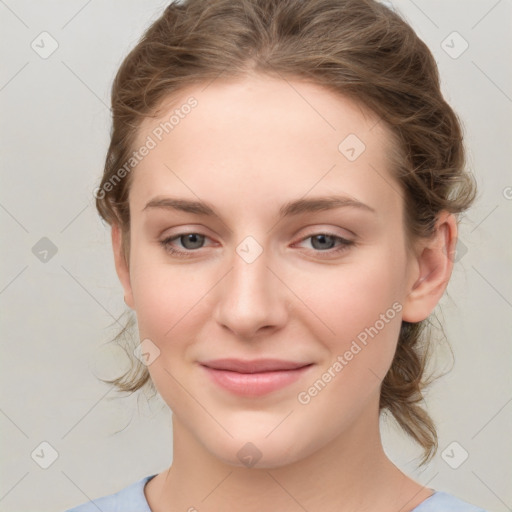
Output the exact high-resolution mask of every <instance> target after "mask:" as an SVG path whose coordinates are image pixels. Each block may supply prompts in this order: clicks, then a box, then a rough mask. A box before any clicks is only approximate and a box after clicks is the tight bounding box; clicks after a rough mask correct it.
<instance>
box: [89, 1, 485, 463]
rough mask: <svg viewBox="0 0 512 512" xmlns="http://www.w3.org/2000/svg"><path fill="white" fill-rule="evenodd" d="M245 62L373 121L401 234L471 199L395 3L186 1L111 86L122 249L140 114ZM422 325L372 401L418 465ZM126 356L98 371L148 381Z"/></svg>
mask: <svg viewBox="0 0 512 512" xmlns="http://www.w3.org/2000/svg"><path fill="white" fill-rule="evenodd" d="M253 71H254V72H257V73H262V74H267V75H271V76H274V77H280V78H300V79H304V80H308V81H310V82H313V83H316V84H319V85H322V86H325V87H326V88H327V89H329V90H330V91H336V92H337V93H339V94H343V95H344V96H346V97H349V98H351V99H353V100H354V101H355V102H357V104H359V105H360V106H361V107H364V108H367V109H370V111H372V112H373V113H374V114H376V115H377V116H378V118H379V119H380V120H382V122H383V123H384V124H385V126H386V127H387V128H388V131H389V132H390V136H391V138H392V139H393V141H394V146H395V151H396V154H397V155H398V156H397V158H395V169H394V172H395V173H396V176H397V179H398V182H399V183H400V184H401V188H402V196H403V199H404V202H405V212H406V229H407V231H408V234H409V237H408V240H411V239H415V238H417V237H427V236H429V235H431V234H432V231H433V229H434V227H435V222H436V219H437V218H438V216H439V213H440V212H441V211H442V210H445V211H448V212H450V213H455V214H456V213H459V212H462V211H464V210H465V209H466V208H468V207H469V206H470V204H471V202H472V201H473V199H474V196H475V185H474V180H473V178H472V176H471V175H470V174H469V173H467V172H465V170H464V166H465V152H464V146H463V135H462V129H461V124H460V121H459V119H458V117H457V115H456V114H455V113H454V111H453V110H452V108H451V107H450V106H449V105H448V104H447V103H446V101H445V100H444V98H443V96H442V93H441V90H440V80H439V74H438V70H437V66H436V63H435V60H434V58H433V56H432V54H431V53H430V51H429V49H428V48H427V46H426V45H425V44H424V43H423V42H422V41H421V40H420V39H419V37H418V36H417V35H416V34H415V32H414V30H413V29H412V28H411V27H410V26H409V25H408V24H407V23H406V22H405V21H404V20H403V19H402V18H401V17H400V16H399V15H398V14H397V13H395V12H393V11H392V10H390V9H388V8H387V7H385V6H384V5H382V4H380V3H378V2H376V1H373V0H237V1H233V0H185V1H183V2H179V3H178V2H174V3H172V4H171V5H169V6H168V7H167V8H166V9H165V11H164V13H163V14H162V16H161V17H160V18H159V19H157V20H156V21H155V22H154V23H153V24H152V25H151V26H150V27H149V28H148V29H147V31H146V33H145V34H144V35H143V37H142V38H141V40H140V41H139V43H138V44H137V45H136V47H135V48H134V49H133V50H132V51H131V52H130V53H129V55H128V56H127V57H126V58H125V60H124V61H123V63H122V65H121V67H120V69H119V71H118V73H117V75H116V77H115V80H114V83H113V87H112V113H113V128H112V132H111V142H110V147H109V148H108V153H107V157H106V163H105V169H104V175H103V179H102V181H101V184H100V187H99V188H98V189H97V191H96V194H95V195H96V206H97V209H98V211H99V213H100V215H101V216H102V217H103V219H104V220H105V221H106V222H107V223H109V224H113V223H117V224H119V225H120V227H121V229H122V232H123V244H124V245H123V247H124V251H125V256H126V258H127V260H128V258H129V230H130V216H129V208H128V196H129V190H130V182H131V180H130V177H131V175H132V173H130V172H126V162H127V161H129V160H130V158H131V157H132V153H133V150H134V147H133V145H134V140H135V137H136V135H137V129H138V127H139V126H140V124H141V122H142V121H143V120H144V118H146V117H149V116H153V115H155V112H156V111H157V109H158V107H159V106H160V105H161V104H162V102H163V101H164V100H167V99H168V98H169V97H170V95H171V94H173V93H177V92H178V91H181V90H183V89H184V88H185V87H187V86H189V85H193V84H198V83H206V82H209V81H211V80H214V79H216V78H218V77H219V76H220V75H223V76H227V77H237V76H240V77H241V76H244V75H246V74H247V73H250V72H253ZM123 168H124V169H125V172H123V173H120V170H121V169H123ZM120 177H121V178H122V179H120ZM131 323H132V324H133V319H132V320H131ZM428 324H429V319H427V320H425V321H423V322H419V323H414V324H412V323H408V322H402V326H401V331H400V335H399V340H398V345H397V350H396V353H395V357H394V360H393V363H392V365H391V368H390V369H389V371H388V373H387V375H386V376H385V378H384V380H383V382H382V387H381V396H380V410H381V411H385V410H387V411H389V412H390V413H391V414H392V415H393V416H394V418H395V419H396V421H397V422H398V424H399V425H400V426H401V427H402V428H403V429H404V430H405V431H406V432H407V433H408V434H409V435H410V436H411V437H412V438H413V439H414V440H415V441H416V442H418V443H419V444H420V445H421V446H422V448H423V450H424V457H423V459H422V462H421V464H424V463H425V462H427V461H428V460H430V459H431V458H432V457H433V455H434V454H435V453H436V451H437V434H436V429H435V425H434V423H433V421H432V419H431V418H430V416H429V414H428V413H427V412H426V411H425V410H424V409H423V408H422V407H421V405H420V402H421V401H422V400H423V395H422V390H423V389H424V387H425V386H426V385H427V384H428V383H430V382H431V381H430V380H428V379H427V378H426V377H425V375H424V373H425V372H424V371H425V367H426V363H427V361H428V360H429V342H430V340H431V336H430V334H429V333H426V332H424V331H425V328H427V327H428ZM126 332H127V329H126V328H125V329H124V330H123V331H122V332H121V333H120V335H119V336H118V337H117V338H116V340H118V341H119V340H121V339H122V338H123V335H124V334H126ZM123 343H124V342H123ZM130 359H131V369H130V370H129V371H127V372H126V373H125V374H123V375H122V376H120V377H118V378H116V379H113V380H110V381H107V382H110V383H114V384H115V385H116V386H117V387H118V389H120V390H123V391H136V390H137V389H139V388H141V387H143V386H144V385H145V384H146V383H148V384H149V386H150V387H152V389H153V390H155V388H154V385H153V383H152V381H151V379H150V376H149V372H148V370H147V368H146V367H145V366H144V365H143V364H141V363H140V362H139V361H138V359H136V358H135V357H133V355H130Z"/></svg>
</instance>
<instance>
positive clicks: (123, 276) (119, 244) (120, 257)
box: [112, 224, 134, 309]
mask: <svg viewBox="0 0 512 512" xmlns="http://www.w3.org/2000/svg"><path fill="white" fill-rule="evenodd" d="M112 248H113V250H114V262H115V266H116V272H117V277H118V278H119V281H121V284H122V286H123V289H124V301H125V303H126V305H127V306H129V307H130V308H132V309H134V307H133V306H134V303H133V294H132V287H131V284H130V267H129V265H128V262H127V261H126V258H125V255H124V251H123V234H122V231H121V228H120V226H119V224H112Z"/></svg>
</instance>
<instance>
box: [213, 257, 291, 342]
mask: <svg viewBox="0 0 512 512" xmlns="http://www.w3.org/2000/svg"><path fill="white" fill-rule="evenodd" d="M231 263H232V265H231V270H230V272H228V274H227V275H226V276H225V277H224V279H222V280H221V282H220V283H219V285H218V286H216V287H215V288H216V293H217V295H216V297H215V299H216V307H215V310H214V318H215V320H216V321H217V323H218V324H219V325H221V326H222V327H223V328H224V329H229V330H230V331H231V332H232V333H233V334H234V335H235V336H236V337H237V338H240V339H244V340H252V339H254V338H256V337H258V336H259V335H260V334H263V333H265V334H266V335H267V336H268V334H270V333H271V332H272V331H275V330H278V329H279V328H281V327H282V326H283V325H285V324H286V322H287V319H288V314H289V313H288V312H289V306H290V304H291V302H290V301H291V297H290V292H289V291H288V288H287V287H286V286H285V284H284V282H283V281H284V280H283V278H282V276H279V272H278V271H277V269H275V268H271V267H272V266H273V265H272V262H271V257H270V255H269V254H268V253H267V251H265V250H264V251H263V252H262V253H261V254H260V255H259V256H258V257H257V258H256V259H255V260H254V261H252V262H250V261H249V260H246V259H244V258H243V257H241V256H240V255H239V254H238V253H237V252H234V254H233V257H232V259H231Z"/></svg>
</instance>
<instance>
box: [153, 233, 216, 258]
mask: <svg viewBox="0 0 512 512" xmlns="http://www.w3.org/2000/svg"><path fill="white" fill-rule="evenodd" d="M206 238H208V237H207V236H206V235H201V234H200V233H180V234H178V235H174V236H172V237H168V238H165V239H164V240H161V241H160V244H161V245H162V247H163V248H164V249H165V250H166V251H167V252H169V253H171V254H175V255H179V256H184V257H188V256H193V254H192V253H193V252H194V250H197V249H201V248H202V246H203V243H204V241H205V239H206ZM175 240H178V241H179V242H180V243H181V244H182V247H183V248H184V249H185V250H181V249H179V248H176V247H175V246H174V245H173V244H172V242H174V241H175Z"/></svg>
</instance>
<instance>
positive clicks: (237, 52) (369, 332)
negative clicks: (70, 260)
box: [72, 0, 481, 512]
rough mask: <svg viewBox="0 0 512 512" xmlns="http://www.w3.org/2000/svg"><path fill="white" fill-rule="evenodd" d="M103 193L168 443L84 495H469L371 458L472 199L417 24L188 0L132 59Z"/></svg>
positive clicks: (243, 498) (362, 3) (400, 397)
mask: <svg viewBox="0 0 512 512" xmlns="http://www.w3.org/2000/svg"><path fill="white" fill-rule="evenodd" d="M112 107H113V130H112V138H111V144H110V147H109V150H108V155H107V159H106V165H105V172H104V176H103V179H102V182H101V184H100V186H99V188H98V189H97V190H96V194H95V195H96V198H97V207H98V210H99V213H100V214H101V216H102V217H103V219H105V220H106V221H107V222H108V223H109V224H110V225H111V227H112V242H113V249H114V257H115V264H116V270H117V273H118V276H119V279H120V282H121V284H122V286H123V289H124V292H125V302H126V303H127V305H128V306H129V307H130V308H131V309H133V310H134V312H135V313H136V316H137V324H138V330H139V336H140V340H141V344H140V347H139V348H138V350H137V351H136V353H135V355H136V356H137V358H136V359H135V363H136V365H135V366H134V372H128V373H127V374H125V375H123V376H121V377H119V378H118V379H115V380H114V381H113V382H114V384H115V385H116V386H117V387H118V388H119V389H122V390H125V391H135V390H137V389H139V388H141V387H143V386H145V385H148V386H150V387H153V388H154V389H156V390H157V391H158V392H159V393H160V395H161V396H162V398H163V399H164V401H165V402H166V403H167V405H168V406H169V408H170V409H171V410H172V412H173V461H172V465H171V466H170V468H169V469H168V470H167V471H164V472H162V473H160V474H155V475H150V476H148V477H145V478H143V479H142V480H140V481H138V482H136V483H134V484H132V485H130V486H129V487H127V488H125V489H122V490H121V491H119V492H118V493H116V494H114V495H110V496H106V497H103V498H100V499H97V500H95V501H94V502H90V503H88V504H83V505H81V506H78V507H76V508H74V509H72V510H73V511H74V512H86V511H89V510H97V509H98V508H99V509H100V510H103V511H105V512H106V511H109V510H123V511H128V510H133V511H135V510H137V511H145V512H148V511H152V512H160V511H164V510H165V511H166V512H170V511H171V512H173V511H178V510H189V511H193V510H201V511H206V510H212V511H213V510H215V511H217V510H243V511H253V510H254V511H256V510H258V511H259V510H265V511H267V510H268V511H270V510H276V511H278V510H279V511H294V510H308V511H316V510H323V511H337V512H339V511H342V512H344V511H349V510H350V511H353V510H367V511H379V512H386V511H389V512H395V511H401V512H413V511H414V512H427V511H434V510H436V511H443V512H444V511H447V510H460V511H464V512H470V511H479V510H480V511H481V509H479V508H477V507H475V506H473V505H470V504H468V503H466V502H464V501H462V500H461V499H459V498H458V497H455V496H452V495H450V494H448V493H446V492H441V491H436V490H435V489H432V488H427V487H424V486H422V485H421V484H419V483H418V482H416V481H414V480H413V479H412V478H410V477H408V476H406V475H405V474H404V473H402V472H401V471H400V470H399V469H398V468H397V467H396V466H395V465H394V464H393V463H392V462H391V461H390V460H389V458H388V457H387V455H386V454H385V452H384V450H383V447H382V443H381V439H380V432H379V415H380V414H381V413H383V412H384V411H388V412H389V413H391V414H392V415H393V416H394V417H395V419H396V420H397V421H398V423H399V424H400V425H401V426H402V428H403V429H404V431H405V432H406V433H407V434H409V435H410V436H411V437H412V438H413V439H414V440H415V441H417V442H418V443H419V444H420V446H421V447H422V448H423V450H424V458H423V461H422V462H423V463H425V462H427V461H428V460H430V459H431V458H432V456H433V455H434V454H435V452H436V449H437V437H436V430H435V426H434V424H433V422H432V420H431V418H430V417H429V415H428V414H427V412H426V411H425V410H424V409H423V408H422V407H421V405H420V402H421V400H422V389H423V388H424V386H425V384H426V381H427V379H426V378H425V375H424V368H425V365H426V362H427V360H428V357H427V356H428V335H427V334H428V333H426V332H425V331H424V327H425V320H426V319H427V318H428V317H429V315H430V314H431V313H432V311H433V310H434V308H435V306H436V304H437V303H438V301H439V300H440V298H441V296H442V295H443V292H444V290H445V288H446V285H447V283H448V281H449V278H450V275H451V272H452V267H453V262H454V252H455V243H456V238H457V217H456V216H457V214H458V213H460V212H462V211H464V210H466V209H467V208H468V207H469V206H470V204H471V202H472V200H473V198H474V194H475V190H474V185H473V181H472V179H471V176H469V175H468V174H467V173H466V172H465V171H464V147H463V143H462V133H461V128H460V125H459V122H458V119H457V116H456V114H455V113H454V112H453V110H452V109H451V108H450V106H449V105H448V104H447V103H446V102H445V100H444V99H443V97H442V94H441V92H440V87H439V77H438V71H437V67H436V64H435V61H434V59H433V57H432V55H431V53H430V52H429V50H428V49H427V47H426V46H425V44H424V43H423V42H422V41H421V40H420V39H419V38H418V37H417V36H416V34H415V33H414V31H413V30H412V29H411V28H410V27H409V26H408V25H407V24H406V23H405V22H404V21H403V20H402V19H401V18H400V17H399V16H398V15H397V14H395V13H394V12H392V11H391V10H389V9H388V8H386V7H385V6H383V5H381V4H379V3H377V2H374V1H373V0H336V1H334V0H308V1H304V0H240V1H237V2H233V1H232V0H208V1H205V0H185V1H184V2H180V3H173V4H171V5H169V6H168V7H167V9H166V10H165V12H164V13H163V15H162V16H161V18H160V19H158V20H157V21H156V22H154V23H153V25H152V26H151V27H150V28H149V29H148V30H147V32H146V33H145V35H144V37H143V38H142V39H141V41H140V42H139V44H138V45H137V46H136V47H135V48H134V50H133V51H132V52H131V53H130V54H129V55H128V56H127V57H126V59H125V61H124V62H123V64H122V65H121V68H120V70H119V72H118V74H117V76H116V79H115V82H114V85H113V90H112Z"/></svg>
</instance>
